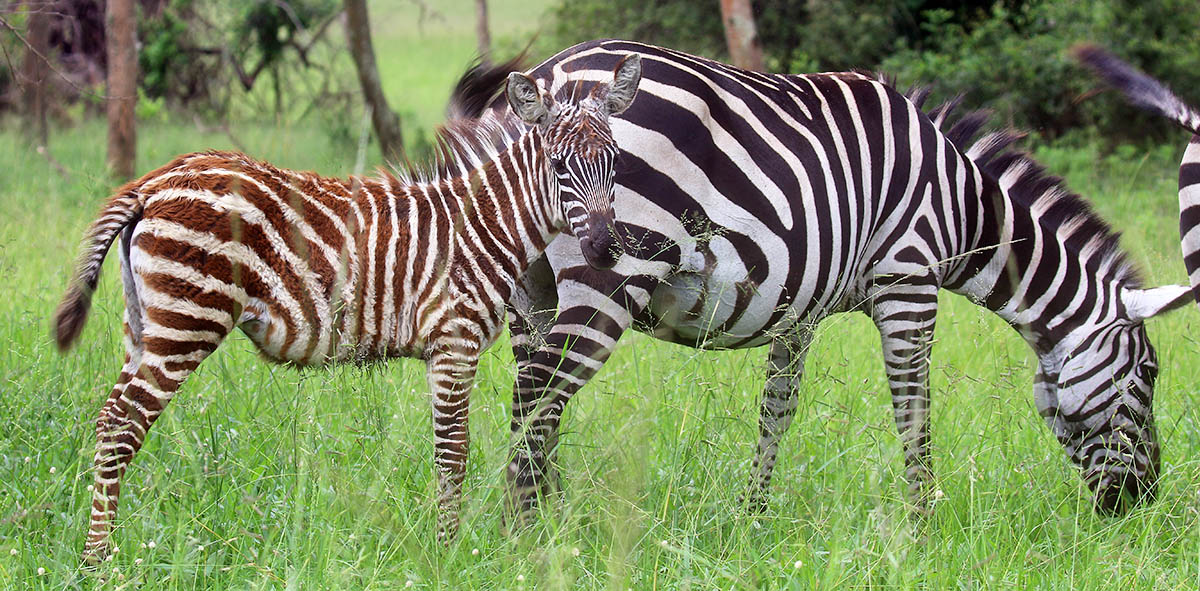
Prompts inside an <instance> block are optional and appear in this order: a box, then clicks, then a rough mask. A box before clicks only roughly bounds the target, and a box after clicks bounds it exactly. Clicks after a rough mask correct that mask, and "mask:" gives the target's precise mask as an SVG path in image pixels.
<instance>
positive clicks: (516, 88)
mask: <svg viewBox="0 0 1200 591" xmlns="http://www.w3.org/2000/svg"><path fill="white" fill-rule="evenodd" d="M507 95H508V106H510V107H512V110H513V112H514V113H516V114H517V116H518V117H520V118H521V120H522V121H524V122H525V123H528V124H530V125H545V124H546V123H547V122H549V120H550V108H549V106H547V104H546V103H547V100H546V98H547V97H546V96H545V95H544V94H543V93H542V91H541V90H540V89H539V88H538V87H537V83H536V82H534V81H533V78H530V77H529V76H526V75H524V74H522V73H520V72H513V73H511V74H509V75H508V93H507Z"/></svg>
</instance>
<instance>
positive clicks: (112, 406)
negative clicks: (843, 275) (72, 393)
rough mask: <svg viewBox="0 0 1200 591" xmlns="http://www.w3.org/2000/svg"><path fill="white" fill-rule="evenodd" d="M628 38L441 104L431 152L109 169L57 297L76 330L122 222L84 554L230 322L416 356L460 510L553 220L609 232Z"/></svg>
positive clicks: (584, 234) (305, 353)
mask: <svg viewBox="0 0 1200 591" xmlns="http://www.w3.org/2000/svg"><path fill="white" fill-rule="evenodd" d="M640 72H641V63H640V58H638V57H637V56H632V57H630V58H629V59H626V60H622V61H621V62H620V63H619V64H618V65H617V66H616V68H615V69H614V70H613V71H612V75H611V76H610V77H609V80H608V81H606V82H604V83H602V84H600V85H598V86H596V87H595V88H594V89H593V90H592V91H591V92H590V93H588V94H586V95H579V94H576V95H567V96H564V97H562V99H561V100H556V98H555V97H552V96H551V95H549V94H547V93H546V92H545V91H543V90H541V89H540V88H538V86H537V85H536V84H535V83H534V81H533V80H532V79H530V78H528V77H526V76H524V75H521V74H517V73H513V74H511V75H510V76H509V78H508V86H507V93H506V97H507V100H508V104H509V105H510V106H511V108H512V109H513V111H514V112H515V113H516V114H517V115H518V116H519V117H520V119H521V120H522V121H524V123H526V124H528V128H526V129H524V130H522V128H521V126H520V125H519V124H518V123H517V122H516V121H515V120H501V119H497V118H494V117H484V118H482V119H479V120H474V121H458V122H454V123H452V124H450V125H449V126H448V127H447V129H445V130H444V131H443V132H442V134H441V136H440V139H441V158H440V159H439V163H438V165H437V166H436V169H435V170H433V171H430V172H427V173H422V172H419V171H416V170H414V169H412V167H409V170H407V171H405V172H403V173H401V174H400V176H399V178H397V177H396V176H393V175H390V174H384V175H382V176H381V177H380V178H359V177H352V178H350V179H348V180H346V179H332V178H323V177H320V176H318V175H316V174H313V173H308V172H295V171H289V170H282V169H278V168H275V167H273V166H271V165H269V164H266V163H263V162H258V161H254V160H251V159H249V158H247V157H245V156H243V155H241V154H236V153H226V152H207V153H196V154H189V155H185V156H180V157H178V158H176V159H175V160H174V161H172V162H171V163H169V164H167V165H166V166H163V167H162V168H159V169H158V170H155V171H153V172H151V173H149V174H147V175H146V176H144V177H142V178H140V179H138V180H136V181H134V182H131V183H129V184H127V185H125V186H124V187H122V188H121V189H119V190H118V191H117V193H116V195H115V196H113V197H112V198H111V199H110V200H109V202H108V203H107V204H106V205H105V206H104V208H103V210H102V211H101V212H100V216H99V218H98V219H97V220H96V221H95V222H94V223H93V224H92V226H91V229H90V230H89V231H88V233H87V235H86V238H85V243H84V250H83V255H82V257H81V259H80V262H79V267H78V269H77V270H76V272H75V275H74V278H73V280H72V281H71V284H70V287H69V289H68V291H67V293H66V296H65V297H64V299H63V302H62V304H61V305H60V306H59V309H58V311H57V313H56V315H55V338H56V340H57V342H58V345H59V347H60V348H62V349H63V350H65V349H67V348H68V347H69V346H70V345H71V344H72V343H73V342H74V341H75V340H76V339H77V337H78V336H79V333H80V331H81V330H82V328H83V325H84V322H85V320H86V317H87V312H88V307H89V302H90V299H91V294H92V291H93V290H94V288H95V286H96V282H97V278H98V275H99V272H100V267H101V265H102V263H103V260H104V256H105V254H106V252H107V250H108V248H109V246H110V244H111V243H112V242H113V241H114V240H115V239H116V238H117V236H118V234H119V235H120V237H121V239H120V246H119V258H120V260H121V277H122V282H123V284H124V295H125V326H124V332H125V337H124V341H125V364H124V367H123V368H122V370H121V373H120V377H119V378H118V379H117V382H116V385H115V386H114V387H113V390H112V393H111V394H110V395H109V397H108V400H107V401H106V402H105V403H104V405H103V407H102V408H101V410H100V416H99V418H98V420H97V422H96V437H97V446H96V456H95V489H94V492H93V498H92V512H91V525H90V529H89V531H88V537H87V542H86V544H85V546H84V552H83V557H84V560H85V562H88V563H96V562H99V561H102V560H103V559H104V558H105V557H106V556H107V555H108V552H109V536H110V533H111V530H112V521H113V519H114V517H115V514H116V509H117V500H118V496H119V492H120V481H121V477H122V475H123V474H124V472H125V469H126V467H127V466H128V465H129V462H130V461H131V460H132V459H133V456H134V455H135V454H136V453H137V451H138V449H140V448H141V446H142V443H143V441H144V439H145V437H146V433H147V432H148V430H149V429H150V426H151V425H152V424H153V422H154V420H155V418H156V417H158V416H159V415H160V414H161V413H162V412H163V410H164V409H165V407H166V405H167V403H168V402H170V400H171V398H172V397H173V396H174V395H175V393H176V392H177V391H178V390H179V387H180V386H181V385H182V384H183V382H184V380H185V379H186V378H187V376H188V375H189V374H191V373H192V371H194V370H195V369H196V367H197V366H198V365H199V364H200V363H201V362H202V361H203V360H204V359H205V358H206V357H207V356H208V355H209V354H211V353H212V352H213V351H214V350H215V349H216V348H217V346H218V345H219V344H220V343H221V341H222V340H223V339H224V338H225V337H226V336H228V335H229V334H230V332H231V331H232V330H233V329H234V328H235V327H237V328H241V329H242V331H243V332H244V333H245V334H246V335H247V336H248V337H249V338H250V340H251V341H252V342H253V343H254V344H255V345H256V346H257V347H258V349H259V351H260V352H261V353H262V355H263V356H264V357H266V358H267V359H269V360H272V361H276V362H280V363H288V364H294V365H297V366H313V365H323V364H329V363H334V362H347V361H349V362H369V361H375V360H381V359H386V358H393V357H419V358H421V359H424V360H425V362H426V364H427V378H428V382H429V387H430V389H431V390H432V393H433V423H434V447H435V453H434V459H435V464H436V467H437V476H438V489H439V492H438V502H439V508H440V516H439V528H438V535H439V537H441V538H443V539H448V538H449V537H450V536H451V535H453V533H454V532H455V531H456V529H457V526H458V508H459V504H460V501H459V499H460V493H461V487H462V482H463V476H464V474H465V468H466V466H465V464H466V460H467V451H468V437H467V412H468V394H469V392H470V389H471V384H472V380H473V378H474V374H475V369H476V365H477V363H478V360H479V356H480V354H481V352H482V351H483V350H484V349H485V348H487V347H488V346H489V345H490V344H491V343H492V342H493V341H494V340H495V339H496V337H497V336H498V334H499V333H500V331H501V330H502V329H503V326H504V313H505V306H506V304H507V303H508V302H509V300H510V298H511V297H512V296H513V292H514V285H515V284H516V282H517V280H518V279H519V278H520V277H521V276H522V275H523V274H524V271H525V269H526V268H527V267H528V266H529V264H530V262H532V261H533V260H535V259H536V258H537V257H539V256H541V253H542V251H543V250H544V249H545V247H546V245H547V244H549V243H550V241H551V240H552V239H553V238H554V236H555V235H557V234H558V233H559V232H561V231H564V230H569V231H570V232H572V233H574V234H575V235H576V236H577V237H579V238H580V240H581V242H582V243H584V244H588V243H589V241H593V242H592V244H594V245H596V246H597V247H598V248H602V249H607V248H609V247H608V245H607V240H608V238H607V237H608V236H609V235H610V232H609V229H608V227H607V224H609V223H611V219H612V178H613V162H614V160H615V157H616V153H617V148H616V144H615V142H614V141H613V138H612V135H611V133H610V131H609V122H608V118H609V116H610V115H615V114H617V113H620V112H621V111H623V110H624V109H625V108H626V107H627V106H629V104H630V102H631V101H632V100H633V98H634V96H635V94H636V92H637V86H638V82H639V80H640Z"/></svg>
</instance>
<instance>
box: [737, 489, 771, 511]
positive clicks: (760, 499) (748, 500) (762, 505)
mask: <svg viewBox="0 0 1200 591" xmlns="http://www.w3.org/2000/svg"><path fill="white" fill-rule="evenodd" d="M737 506H738V507H744V508H745V509H746V513H747V514H749V515H762V514H763V513H766V512H767V507H768V506H769V504H768V502H767V496H766V495H764V494H761V493H752V494H749V495H739V496H738V500H737Z"/></svg>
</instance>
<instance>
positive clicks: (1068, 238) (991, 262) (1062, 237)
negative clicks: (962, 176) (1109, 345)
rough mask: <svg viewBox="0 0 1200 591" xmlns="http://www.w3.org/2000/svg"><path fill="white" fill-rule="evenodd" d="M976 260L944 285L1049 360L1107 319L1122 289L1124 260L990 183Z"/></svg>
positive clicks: (976, 243)
mask: <svg viewBox="0 0 1200 591" xmlns="http://www.w3.org/2000/svg"><path fill="white" fill-rule="evenodd" d="M980 211H981V215H982V220H983V221H982V224H981V227H980V233H979V236H978V239H977V240H975V241H973V242H974V249H973V250H972V251H971V254H970V256H967V257H965V258H964V259H963V261H964V264H963V265H961V266H960V267H959V268H958V269H957V270H956V271H955V272H954V273H952V274H951V276H950V278H949V280H948V281H947V283H946V284H945V286H946V287H947V288H949V289H950V290H952V291H954V292H956V293H959V294H961V295H964V296H966V297H968V298H970V299H971V300H973V301H975V302H976V303H978V304H979V305H981V306H984V307H986V308H988V309H989V310H992V311H993V312H995V313H996V314H997V315H998V316H1000V317H1001V318H1003V319H1004V320H1005V321H1006V322H1008V323H1009V324H1011V325H1012V326H1013V327H1014V328H1015V329H1017V331H1018V332H1020V333H1021V335H1022V336H1023V337H1024V338H1025V339H1026V341H1027V342H1028V343H1029V344H1030V346H1031V347H1033V349H1034V350H1035V351H1036V352H1037V353H1038V354H1039V355H1048V354H1051V353H1052V352H1053V351H1055V350H1056V349H1057V348H1059V347H1060V346H1062V345H1063V344H1064V343H1065V342H1068V341H1070V340H1072V335H1078V334H1080V333H1081V332H1086V331H1087V330H1088V329H1087V327H1089V326H1096V325H1098V324H1099V323H1100V322H1101V321H1102V320H1103V319H1104V318H1106V317H1107V316H1108V315H1109V309H1110V308H1111V307H1112V305H1111V304H1112V302H1115V301H1116V296H1117V294H1118V293H1119V290H1120V289H1121V287H1122V281H1123V279H1122V274H1121V272H1120V271H1121V270H1120V269H1119V268H1118V265H1119V260H1118V259H1117V258H1115V256H1114V253H1111V252H1105V251H1103V250H1102V249H1100V248H1099V247H1098V246H1096V244H1097V243H1095V242H1094V241H1093V242H1089V241H1087V240H1085V239H1081V238H1086V237H1081V236H1080V235H1079V234H1078V233H1077V232H1075V233H1073V232H1074V231H1075V228H1074V227H1073V226H1072V225H1071V224H1070V223H1068V222H1063V221H1060V220H1057V219H1051V218H1050V217H1049V216H1048V215H1046V212H1044V211H1039V210H1037V209H1036V208H1032V207H1030V206H1028V205H1025V204H1022V203H1020V202H1018V201H1015V200H1014V199H1012V198H1011V197H1010V196H1009V195H1008V194H1007V192H1006V191H1004V190H1002V189H1001V188H1000V187H999V186H998V185H997V184H996V183H995V182H987V183H985V187H984V191H983V197H982V199H981V202H980Z"/></svg>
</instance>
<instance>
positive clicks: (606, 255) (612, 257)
mask: <svg viewBox="0 0 1200 591" xmlns="http://www.w3.org/2000/svg"><path fill="white" fill-rule="evenodd" d="M581 234H582V235H581V236H579V237H578V238H579V247H580V249H582V250H583V258H584V260H586V261H587V263H588V265H590V266H592V267H594V268H596V269H611V268H613V267H614V266H616V264H617V259H618V258H620V257H621V248H620V245H619V243H618V241H617V232H616V229H615V228H614V227H613V218H612V215H611V214H609V215H607V216H606V215H602V214H598V213H591V214H588V220H587V227H586V229H585V230H584V231H583V232H581Z"/></svg>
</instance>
